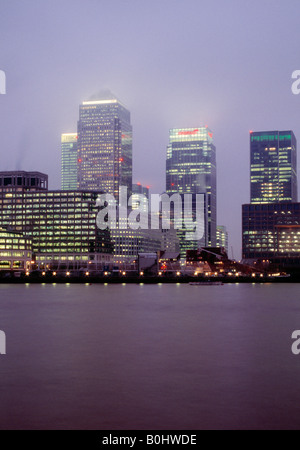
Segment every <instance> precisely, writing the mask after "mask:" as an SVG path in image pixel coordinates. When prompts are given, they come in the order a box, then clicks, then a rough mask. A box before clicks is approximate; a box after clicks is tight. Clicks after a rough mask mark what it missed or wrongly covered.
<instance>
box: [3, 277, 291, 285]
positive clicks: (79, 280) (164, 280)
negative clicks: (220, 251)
mask: <svg viewBox="0 0 300 450" xmlns="http://www.w3.org/2000/svg"><path fill="white" fill-rule="evenodd" d="M197 282H199V283H201V285H202V284H204V285H205V284H206V283H207V284H208V285H209V284H220V283H223V284H227V283H300V276H299V275H291V276H275V277H273V276H272V277H270V276H263V277H261V276H260V275H256V276H255V277H253V276H238V277H236V276H222V277H206V276H203V277H202V276H198V277H195V276H185V275H179V276H174V275H172V276H165V275H162V276H136V275H135V276H132V275H126V276H121V275H120V276H99V275H97V276H93V275H89V276H86V275H82V276H66V275H55V276H54V275H46V276H41V275H28V276H26V275H24V276H23V275H22V276H21V277H10V276H5V277H2V278H0V284H7V283H9V284H26V283H33V284H53V283H59V284H86V283H88V284H124V283H126V284H127V283H128V284H174V283H175V284H176V283H180V284H187V283H197Z"/></svg>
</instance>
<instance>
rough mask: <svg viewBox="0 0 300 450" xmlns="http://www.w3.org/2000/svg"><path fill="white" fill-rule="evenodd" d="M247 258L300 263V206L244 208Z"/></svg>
mask: <svg viewBox="0 0 300 450" xmlns="http://www.w3.org/2000/svg"><path fill="white" fill-rule="evenodd" d="M242 211H243V214H242V216H243V258H244V259H262V258H263V259H271V260H272V262H281V261H286V262H287V261H290V262H291V261H292V260H293V259H294V260H297V261H298V264H299V262H300V203H284V202H280V203H269V204H259V205H258V204H251V205H250V204H248V205H243V209H242Z"/></svg>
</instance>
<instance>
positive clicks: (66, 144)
mask: <svg viewBox="0 0 300 450" xmlns="http://www.w3.org/2000/svg"><path fill="white" fill-rule="evenodd" d="M61 188H62V190H63V191H76V189H77V133H63V134H62V135H61Z"/></svg>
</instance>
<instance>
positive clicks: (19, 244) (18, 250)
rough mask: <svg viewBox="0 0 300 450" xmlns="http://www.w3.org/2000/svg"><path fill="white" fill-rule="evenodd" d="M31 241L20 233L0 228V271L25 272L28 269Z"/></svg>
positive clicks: (30, 258)
mask: <svg viewBox="0 0 300 450" xmlns="http://www.w3.org/2000/svg"><path fill="white" fill-rule="evenodd" d="M31 260H32V242H31V239H29V238H28V237H26V238H25V237H24V236H23V235H22V234H21V233H13V232H9V231H7V230H5V229H3V228H1V229H0V271H6V272H7V271H14V272H19V271H22V272H25V271H27V270H30V267H31Z"/></svg>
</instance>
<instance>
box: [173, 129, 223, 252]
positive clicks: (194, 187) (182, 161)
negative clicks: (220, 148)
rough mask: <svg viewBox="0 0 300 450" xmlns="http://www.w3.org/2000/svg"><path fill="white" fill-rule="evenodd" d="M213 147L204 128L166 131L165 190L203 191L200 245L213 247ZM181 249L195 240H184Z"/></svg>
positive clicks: (191, 192)
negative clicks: (202, 235) (203, 227)
mask: <svg viewBox="0 0 300 450" xmlns="http://www.w3.org/2000/svg"><path fill="white" fill-rule="evenodd" d="M216 190H217V186H216V148H215V146H214V144H213V133H212V131H211V130H210V129H209V128H207V127H200V128H173V129H171V130H170V133H169V145H168V147H167V162H166V192H167V193H168V194H169V195H170V194H175V193H179V194H201V193H202V194H205V210H206V224H205V238H204V240H203V242H201V244H200V245H201V246H212V247H215V246H216V216H217V204H216ZM180 241H181V250H182V249H183V247H182V246H183V245H185V248H184V251H186V250H188V249H194V248H197V247H198V246H199V243H197V242H194V243H192V242H190V243H189V244H187V242H185V241H184V239H183V237H182V236H181V239H180Z"/></svg>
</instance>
